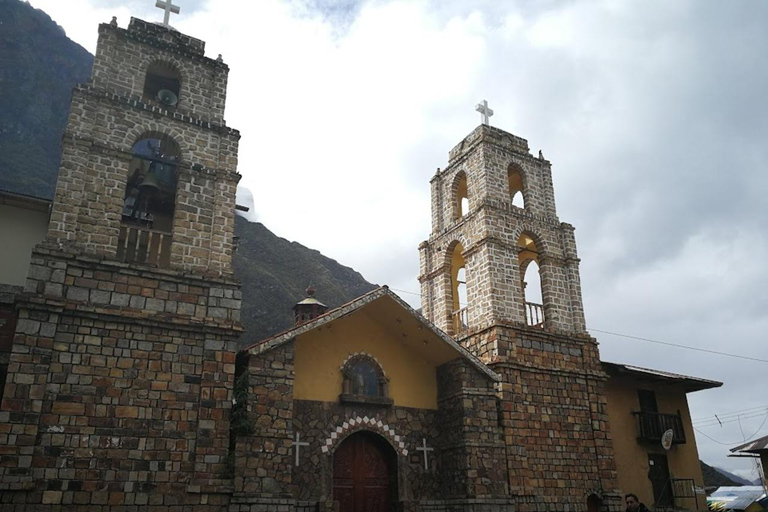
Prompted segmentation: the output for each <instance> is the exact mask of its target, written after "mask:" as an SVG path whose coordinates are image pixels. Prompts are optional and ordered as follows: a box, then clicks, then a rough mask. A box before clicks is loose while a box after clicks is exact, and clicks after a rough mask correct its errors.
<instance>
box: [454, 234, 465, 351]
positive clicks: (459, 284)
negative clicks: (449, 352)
mask: <svg viewBox="0 0 768 512" xmlns="http://www.w3.org/2000/svg"><path fill="white" fill-rule="evenodd" d="M463 253H464V247H463V246H462V245H461V243H460V242H456V243H455V244H454V245H453V248H452V251H451V253H450V254H451V320H452V321H451V326H452V329H453V335H454V336H457V335H459V334H462V333H465V332H467V331H468V330H469V326H468V321H469V316H468V311H467V268H466V264H465V262H464V256H463V255H462V254H463Z"/></svg>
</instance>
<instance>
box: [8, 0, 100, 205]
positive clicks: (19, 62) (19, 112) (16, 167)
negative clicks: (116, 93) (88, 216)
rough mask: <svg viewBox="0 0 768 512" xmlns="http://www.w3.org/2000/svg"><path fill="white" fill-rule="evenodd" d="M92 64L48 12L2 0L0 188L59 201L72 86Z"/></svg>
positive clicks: (88, 72) (84, 76) (84, 78)
mask: <svg viewBox="0 0 768 512" xmlns="http://www.w3.org/2000/svg"><path fill="white" fill-rule="evenodd" d="M92 64H93V57H92V56H91V54H90V53H88V52H87V51H86V50H85V49H84V48H83V47H82V46H80V45H78V44H77V43H75V42H73V41H71V40H70V39H69V38H68V37H67V36H66V34H65V33H64V29H62V28H61V27H60V26H58V25H57V24H56V23H55V22H54V21H53V20H52V19H51V18H50V17H49V16H48V15H47V14H45V13H44V12H43V11H41V10H39V9H35V8H33V7H32V6H30V5H29V4H27V3H23V2H20V1H17V0H10V1H8V0H3V1H0V91H2V94H0V189H3V190H10V191H13V192H17V193H20V194H26V195H32V196H37V197H44V198H47V199H50V198H52V197H53V191H54V188H55V186H56V172H57V171H58V168H59V161H60V159H61V155H60V145H61V144H60V143H61V136H62V134H63V133H64V128H65V127H66V124H67V115H68V113H69V101H70V96H71V91H72V87H73V86H74V85H75V84H76V83H79V82H85V81H87V80H88V79H89V78H90V76H91V67H92Z"/></svg>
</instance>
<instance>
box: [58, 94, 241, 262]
mask: <svg viewBox="0 0 768 512" xmlns="http://www.w3.org/2000/svg"><path fill="white" fill-rule="evenodd" d="M148 133H152V134H165V135H168V136H170V137H171V138H173V139H174V140H175V141H176V142H177V143H178V144H179V146H180V148H181V163H180V165H179V175H178V186H177V196H176V215H175V218H174V225H173V235H174V240H173V245H172V247H171V253H172V254H171V267H172V268H179V269H184V270H189V271H195V272H209V273H212V274H214V275H217V274H218V275H221V274H231V272H232V270H231V266H230V264H231V257H232V236H233V235H234V206H233V205H234V204H235V193H236V189H237V182H238V181H239V179H240V175H239V174H237V172H236V167H237V146H238V139H239V134H238V133H237V132H236V131H233V130H230V129H227V128H225V127H218V128H217V127H212V126H209V125H205V126H202V125H200V123H198V122H197V121H195V120H194V119H192V118H185V117H183V116H181V115H179V114H174V113H169V112H167V111H164V110H162V109H160V108H156V107H151V106H148V105H146V104H142V103H138V102H131V101H129V100H128V99H127V98H125V97H121V96H117V95H114V94H111V93H107V92H105V91H102V90H97V89H93V88H91V87H90V86H79V87H78V88H76V89H75V91H74V92H73V98H72V105H71V109H70V117H69V124H68V128H67V132H66V133H65V135H64V138H63V141H62V162H61V169H60V171H59V178H58V181H57V184H56V194H55V197H54V202H53V206H52V210H51V221H50V226H49V232H48V237H49V238H50V239H51V240H52V241H53V242H56V243H61V242H63V243H69V244H70V245H71V244H75V245H77V247H78V248H79V249H81V250H84V251H86V252H89V253H93V254H99V255H104V256H111V257H114V255H115V254H116V252H117V244H118V238H119V234H120V221H121V215H122V211H123V198H124V196H125V187H126V182H127V179H128V168H129V164H130V162H131V158H132V156H131V148H132V146H133V144H134V143H135V142H136V141H137V140H138V139H139V138H140V137H141V136H142V135H146V134H148Z"/></svg>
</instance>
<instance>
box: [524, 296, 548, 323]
mask: <svg viewBox="0 0 768 512" xmlns="http://www.w3.org/2000/svg"><path fill="white" fill-rule="evenodd" d="M525 322H526V323H527V324H528V325H530V326H532V327H542V328H543V327H544V306H542V305H541V304H535V303H533V302H526V303H525Z"/></svg>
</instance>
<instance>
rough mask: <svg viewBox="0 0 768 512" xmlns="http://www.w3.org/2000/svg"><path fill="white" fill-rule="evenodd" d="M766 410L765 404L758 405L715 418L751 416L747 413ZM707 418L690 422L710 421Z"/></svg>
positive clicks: (700, 417) (703, 417) (702, 417)
mask: <svg viewBox="0 0 768 512" xmlns="http://www.w3.org/2000/svg"><path fill="white" fill-rule="evenodd" d="M766 408H768V404H766V405H758V406H756V407H748V408H747V409H739V410H737V411H731V412H726V413H723V414H718V415H717V417H718V418H727V417H728V416H738V415H741V414H751V412H749V411H756V410H758V409H760V410H762V409H766ZM709 416H710V415H709V414H708V415H707V416H699V417H698V418H694V419H693V420H691V421H693V422H694V423H696V422H698V421H704V420H711V419H712V418H710V417H709Z"/></svg>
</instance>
